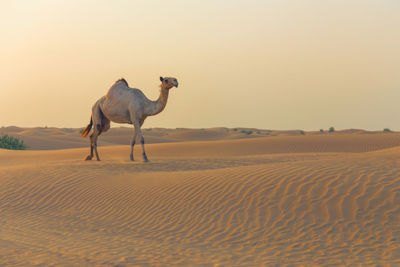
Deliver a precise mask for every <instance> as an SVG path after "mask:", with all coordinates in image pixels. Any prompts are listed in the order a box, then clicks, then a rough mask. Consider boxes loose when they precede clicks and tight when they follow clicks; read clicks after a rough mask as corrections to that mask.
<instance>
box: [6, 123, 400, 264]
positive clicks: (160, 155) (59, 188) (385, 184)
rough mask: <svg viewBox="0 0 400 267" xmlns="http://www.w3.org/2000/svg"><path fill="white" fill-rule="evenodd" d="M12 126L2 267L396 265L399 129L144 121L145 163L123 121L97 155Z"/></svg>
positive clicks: (66, 137)
mask: <svg viewBox="0 0 400 267" xmlns="http://www.w3.org/2000/svg"><path fill="white" fill-rule="evenodd" d="M6 129H8V130H7V131H8V132H7V133H10V131H12V129H11V128H10V127H9V128H4V129H3V132H6ZM13 129H14V130H15V131H14V135H17V136H21V137H22V138H23V139H24V140H26V143H27V144H28V145H29V146H30V150H26V151H9V150H1V149H0V214H1V216H0V266H3V265H4V266H49V265H56V266H168V265H174V266H399V265H400V147H399V145H400V134H399V133H377V132H373V133H371V132H365V131H358V130H349V131H342V132H338V133H324V134H320V133H318V132H315V133H306V134H305V135H302V134H299V133H298V131H286V132H278V131H276V132H274V131H260V132H259V133H257V132H254V133H252V134H246V133H241V131H240V130H239V129H237V130H235V131H234V130H232V129H225V128H215V129H206V130H190V129H183V130H171V131H169V132H166V131H165V130H157V129H152V130H151V131H150V130H149V131H145V134H147V137H148V138H147V139H151V140H152V143H153V144H148V145H147V152H148V156H149V159H150V161H151V162H149V163H143V162H142V161H141V156H140V153H141V149H140V147H139V146H137V147H136V148H135V157H136V161H135V162H130V161H129V146H127V145H118V144H121V143H122V144H125V143H126V144H128V143H129V137H128V135H130V134H131V131H130V130H129V129H126V130H125V129H122V130H121V129H114V131H110V133H108V135H107V136H106V135H105V136H104V138H103V141H102V138H100V141H99V142H102V143H100V146H99V153H100V156H101V158H102V161H101V162H97V161H90V162H85V161H83V158H84V157H85V156H86V155H87V153H88V145H87V140H80V139H79V140H78V138H79V137H77V133H78V130H77V129H76V130H71V129H56V128H52V129H39V128H38V129H23V128H17V127H15V128H13ZM21 129H22V130H21ZM29 131H30V132H29ZM46 131H47V133H46ZM118 131H119V133H120V134H122V132H124V131H126V136H124V135H123V136H122V137H121V136H118ZM128 131H129V132H128ZM180 131H181V132H180ZM201 131H203V134H201V133H202V132H201ZM150 132H151V133H150ZM128 133H129V134H128ZM157 133H158V135H157ZM199 133H200V134H199ZM40 134H41V135H40ZM256 136H258V138H254V137H256ZM75 137H77V138H76V139H75ZM145 137H146V136H145ZM194 140H197V141H194ZM118 142H120V143H118ZM165 142H166V143H165ZM70 147H75V148H72V149H71V148H70ZM66 148H70V149H66ZM34 149H46V150H34Z"/></svg>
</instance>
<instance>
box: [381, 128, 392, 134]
mask: <svg viewBox="0 0 400 267" xmlns="http://www.w3.org/2000/svg"><path fill="white" fill-rule="evenodd" d="M383 131H384V132H387V133H390V132H391V131H392V130H390V129H389V128H385V129H383Z"/></svg>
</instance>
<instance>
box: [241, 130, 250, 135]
mask: <svg viewBox="0 0 400 267" xmlns="http://www.w3.org/2000/svg"><path fill="white" fill-rule="evenodd" d="M240 132H241V133H244V134H252V133H253V131H246V130H241V131H240Z"/></svg>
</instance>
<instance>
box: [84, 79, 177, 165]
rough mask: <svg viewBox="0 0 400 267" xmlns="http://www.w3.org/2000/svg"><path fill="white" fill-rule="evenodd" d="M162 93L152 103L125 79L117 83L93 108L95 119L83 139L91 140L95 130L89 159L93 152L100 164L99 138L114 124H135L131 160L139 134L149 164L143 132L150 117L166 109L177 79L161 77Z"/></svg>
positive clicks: (92, 119)
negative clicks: (143, 127) (146, 120)
mask: <svg viewBox="0 0 400 267" xmlns="http://www.w3.org/2000/svg"><path fill="white" fill-rule="evenodd" d="M160 81H161V85H160V87H161V90H160V96H159V97H158V99H157V100H156V101H152V100H149V99H148V98H147V97H146V96H145V95H144V94H143V92H142V91H140V90H139V89H136V88H130V87H129V85H128V82H127V81H126V80H125V79H124V78H121V79H119V80H117V81H116V82H115V83H114V84H113V85H112V86H111V88H110V89H109V90H108V92H107V94H106V95H105V96H103V97H102V98H100V99H99V100H97V102H96V103H95V104H94V105H93V107H92V116H91V117H90V122H89V124H88V125H87V126H86V128H85V129H84V130H83V131H82V134H81V135H82V137H84V138H85V137H87V136H88V134H89V132H90V130H91V129H92V126H93V125H95V127H93V132H92V134H91V135H90V154H89V155H88V156H87V157H86V158H85V160H91V159H92V158H93V150H94V152H95V154H96V159H97V160H98V161H100V157H99V153H98V152H97V139H98V137H99V135H100V134H101V133H104V132H106V131H107V130H108V129H110V121H112V122H116V123H128V124H133V126H134V130H133V136H132V140H131V154H130V160H131V161H134V159H133V147H134V146H135V142H136V137H137V135H139V139H140V142H141V144H142V152H143V161H145V162H148V161H149V160H148V158H147V155H146V152H145V149H144V139H143V134H142V130H141V126H142V125H143V122H144V120H145V119H146V118H147V117H148V116H154V115H157V114H158V113H160V112H161V111H163V110H164V108H165V106H166V104H167V100H168V94H169V90H170V89H171V88H172V87H174V86H175V87H178V81H177V80H176V78H173V77H165V78H163V77H160Z"/></svg>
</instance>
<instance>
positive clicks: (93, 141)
mask: <svg viewBox="0 0 400 267" xmlns="http://www.w3.org/2000/svg"><path fill="white" fill-rule="evenodd" d="M96 126H98V127H97V128H98V129H96V130H95V131H94V132H93V134H92V135H91V136H90V141H91V147H92V150H93V149H94V153H95V154H96V159H97V161H100V157H99V153H98V152H97V139H98V137H99V135H100V134H101V125H99V124H97V125H96ZM92 156H93V152H92Z"/></svg>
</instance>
